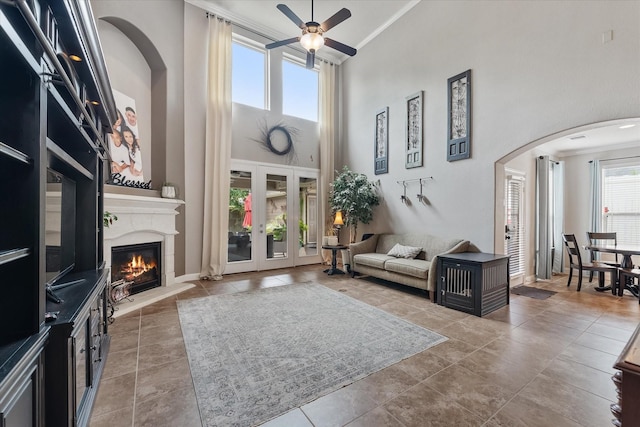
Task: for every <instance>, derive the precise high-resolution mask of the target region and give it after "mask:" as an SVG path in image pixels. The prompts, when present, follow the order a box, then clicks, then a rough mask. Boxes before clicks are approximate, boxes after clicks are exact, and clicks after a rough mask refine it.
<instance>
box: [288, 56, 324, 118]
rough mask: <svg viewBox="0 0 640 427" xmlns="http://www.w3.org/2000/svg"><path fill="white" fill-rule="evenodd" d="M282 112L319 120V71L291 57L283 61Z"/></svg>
mask: <svg viewBox="0 0 640 427" xmlns="http://www.w3.org/2000/svg"><path fill="white" fill-rule="evenodd" d="M282 113H283V114H286V115H288V116H294V117H300V118H302V119H307V120H311V121H314V122H317V121H318V71H317V70H315V69H312V70H308V69H307V68H305V66H304V65H301V64H299V63H297V62H294V61H292V60H289V59H284V60H283V61H282Z"/></svg>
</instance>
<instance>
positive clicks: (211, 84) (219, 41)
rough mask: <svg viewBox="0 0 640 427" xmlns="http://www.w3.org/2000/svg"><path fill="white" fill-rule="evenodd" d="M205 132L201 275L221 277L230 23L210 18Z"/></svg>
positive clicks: (225, 219)
mask: <svg viewBox="0 0 640 427" xmlns="http://www.w3.org/2000/svg"><path fill="white" fill-rule="evenodd" d="M207 72H208V75H207V79H208V80H207V111H206V114H207V117H206V134H205V138H206V141H205V174H204V232H203V236H202V269H201V271H200V277H202V278H203V279H213V280H220V279H222V273H223V272H224V267H225V265H226V263H227V241H228V238H227V230H228V223H229V206H228V203H227V200H229V167H230V162H231V24H230V23H228V22H224V21H223V20H221V19H219V18H216V17H210V18H209V57H208V70H207Z"/></svg>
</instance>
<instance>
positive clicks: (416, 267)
mask: <svg viewBox="0 0 640 427" xmlns="http://www.w3.org/2000/svg"><path fill="white" fill-rule="evenodd" d="M396 243H399V244H401V245H404V246H412V247H419V248H421V249H422V250H421V251H420V253H419V254H418V255H417V256H416V257H415V258H412V259H406V258H396V257H393V256H390V255H387V253H388V252H389V251H390V250H391V248H393V247H394V246H395V245H396ZM458 252H479V250H478V248H477V247H476V246H475V245H473V244H472V243H470V242H469V241H468V240H462V239H443V238H440V237H436V236H432V235H430V234H426V233H407V234H374V235H373V236H371V237H370V238H369V239H367V240H364V241H362V242H358V243H352V244H350V245H349V253H350V255H349V256H350V258H351V272H352V274H353V275H355V274H356V273H360V274H366V275H369V276H374V277H378V278H380V279H384V280H389V281H391V282H396V283H400V284H403V285H408V286H413V287H415V288H420V289H424V290H426V291H429V296H430V298H431V300H432V301H433V300H434V293H435V289H436V274H437V273H436V265H437V262H436V257H437V256H438V255H440V254H448V253H458Z"/></svg>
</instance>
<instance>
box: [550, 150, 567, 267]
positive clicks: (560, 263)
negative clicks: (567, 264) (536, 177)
mask: <svg viewBox="0 0 640 427" xmlns="http://www.w3.org/2000/svg"><path fill="white" fill-rule="evenodd" d="M549 167H550V168H551V170H552V175H553V182H552V185H553V196H552V197H553V210H552V212H551V215H552V218H553V221H552V222H553V248H554V250H553V260H552V261H551V265H552V271H553V272H554V273H562V272H563V271H564V241H563V240H562V233H563V232H564V162H551V164H550V165H549Z"/></svg>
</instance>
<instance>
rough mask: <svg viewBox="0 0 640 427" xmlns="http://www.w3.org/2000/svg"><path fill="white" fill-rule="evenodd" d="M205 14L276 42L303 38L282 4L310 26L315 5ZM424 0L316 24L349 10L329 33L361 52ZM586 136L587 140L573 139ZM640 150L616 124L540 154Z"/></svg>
mask: <svg viewBox="0 0 640 427" xmlns="http://www.w3.org/2000/svg"><path fill="white" fill-rule="evenodd" d="M186 1H188V2H190V3H193V4H195V5H197V6H199V7H201V8H203V9H205V10H208V11H210V12H213V13H215V14H218V15H220V16H222V17H224V18H227V19H229V20H231V21H232V22H233V23H235V24H238V25H240V26H242V27H246V28H251V29H253V30H254V31H255V32H257V33H258V34H261V35H263V36H267V37H268V38H270V39H272V40H284V39H288V38H291V37H296V36H299V35H301V30H300V29H299V28H298V27H297V26H296V25H295V24H294V23H293V22H292V21H291V20H289V18H287V17H286V16H285V15H284V14H283V13H282V12H280V11H279V10H278V9H277V8H276V6H277V5H278V3H283V4H286V5H287V6H288V7H289V8H290V9H291V10H292V11H293V12H294V13H295V14H296V15H298V17H299V18H300V19H301V20H302V21H304V22H307V21H310V20H311V0H186ZM420 1H421V0H314V2H313V7H314V13H313V18H314V20H315V21H316V22H320V23H322V22H323V21H324V20H326V19H327V18H329V17H330V16H332V15H333V14H334V13H336V12H337V11H338V10H340V9H342V8H343V7H345V8H347V9H349V10H350V11H351V17H350V18H349V19H347V20H346V21H344V22H342V23H340V24H338V25H337V26H335V27H334V28H332V29H330V30H329V31H328V32H327V35H328V36H329V37H330V38H332V39H334V40H336V41H339V42H341V43H344V44H347V45H349V46H352V47H354V48H356V49H360V48H362V47H363V46H364V45H366V44H367V43H368V42H369V41H370V40H372V39H373V38H374V37H376V36H377V35H378V34H380V33H381V32H382V31H384V30H385V29H386V28H387V27H388V26H390V25H391V24H392V23H393V22H395V21H396V20H397V19H398V18H400V17H401V16H402V15H404V14H405V13H407V12H409V11H410V10H411V9H412V8H413V7H414V6H415V5H416V4H418V3H419V2H420ZM317 56H319V57H321V58H325V59H328V60H331V61H337V62H342V61H345V60H347V59H348V58H349V57H348V56H347V55H344V54H342V53H340V52H338V51H336V50H333V49H331V48H328V47H323V48H322V49H320V50H319V52H318V53H317ZM627 122H628V123H635V124H636V126H635V127H633V128H629V129H619V127H620V126H622V125H624V124H625V123H627ZM579 135H583V136H584V138H577V139H573V138H574V137H576V136H579ZM634 144H640V120H639V119H634V120H627V121H616V122H615V123H613V124H610V125H607V126H604V127H599V126H594V128H593V129H589V130H587V131H583V132H580V133H579V134H571V135H565V136H562V137H561V138H557V139H554V140H553V141H549V142H546V143H545V144H542V145H540V146H538V147H536V151H539V152H543V153H546V154H553V155H560V156H563V155H572V154H578V153H581V152H589V151H598V150H602V149H603V148H605V147H611V148H614V147H624V146H633V145H634Z"/></svg>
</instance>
